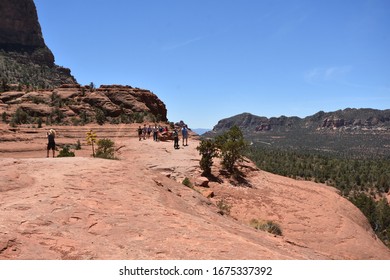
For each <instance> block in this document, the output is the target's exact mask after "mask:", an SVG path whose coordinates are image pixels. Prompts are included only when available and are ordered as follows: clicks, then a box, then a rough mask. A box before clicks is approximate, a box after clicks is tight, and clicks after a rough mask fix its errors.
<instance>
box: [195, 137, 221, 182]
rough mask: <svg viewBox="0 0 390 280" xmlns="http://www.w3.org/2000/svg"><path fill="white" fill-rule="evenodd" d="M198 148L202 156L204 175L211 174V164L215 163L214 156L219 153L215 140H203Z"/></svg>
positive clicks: (201, 162) (201, 165)
mask: <svg viewBox="0 0 390 280" xmlns="http://www.w3.org/2000/svg"><path fill="white" fill-rule="evenodd" d="M196 149H197V150H198V151H199V154H200V155H201V156H202V157H201V159H200V162H199V165H200V168H201V169H202V170H203V175H204V176H209V175H210V174H211V166H212V165H213V158H214V157H216V156H217V155H218V151H217V147H216V145H215V142H214V141H212V140H210V139H206V140H202V141H201V142H200V144H199V146H198V147H196Z"/></svg>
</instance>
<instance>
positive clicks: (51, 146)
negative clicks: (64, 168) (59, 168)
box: [47, 129, 56, 158]
mask: <svg viewBox="0 0 390 280" xmlns="http://www.w3.org/2000/svg"><path fill="white" fill-rule="evenodd" d="M55 138H56V131H55V130H54V129H50V130H49V131H48V132H47V157H49V151H50V150H52V151H53V158H54V154H55V150H56V141H55Z"/></svg>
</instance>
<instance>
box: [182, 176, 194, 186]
mask: <svg viewBox="0 0 390 280" xmlns="http://www.w3.org/2000/svg"><path fill="white" fill-rule="evenodd" d="M182 184H183V185H184V186H187V187H189V188H192V183H191V181H190V179H188V178H187V177H185V178H184V180H183V182H182Z"/></svg>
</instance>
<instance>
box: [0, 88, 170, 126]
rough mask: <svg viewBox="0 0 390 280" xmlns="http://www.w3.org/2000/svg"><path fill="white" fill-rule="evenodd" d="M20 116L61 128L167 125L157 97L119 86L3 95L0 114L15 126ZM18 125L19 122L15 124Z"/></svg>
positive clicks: (30, 120)
mask: <svg viewBox="0 0 390 280" xmlns="http://www.w3.org/2000/svg"><path fill="white" fill-rule="evenodd" d="M21 110H22V111H21ZM17 111H18V113H17V114H16V112H17ZM20 113H22V114H24V113H26V114H27V115H28V117H27V119H26V120H25V121H26V122H28V123H34V122H35V121H36V118H39V117H41V118H43V121H46V122H50V123H53V122H54V123H61V124H85V123H87V122H96V121H97V122H99V121H101V122H112V123H119V122H126V123H127V122H134V121H135V122H142V121H150V122H153V121H167V109H166V107H165V104H164V103H163V102H162V101H161V100H160V99H159V98H158V97H157V96H156V95H155V94H154V93H152V92H150V91H148V90H145V89H139V88H133V87H131V86H120V85H112V86H101V87H100V88H98V89H91V88H89V87H88V86H80V85H78V84H64V85H62V86H60V87H58V88H55V89H54V90H50V91H48V90H41V91H31V92H24V91H17V90H14V91H7V92H3V93H0V114H4V116H6V119H7V120H8V121H11V122H12V121H13V120H15V118H16V117H17V115H18V114H20ZM99 114H103V115H100V116H98V115H99ZM99 118H100V119H99ZM25 121H24V120H22V122H25ZM18 123H20V120H16V123H15V124H18Z"/></svg>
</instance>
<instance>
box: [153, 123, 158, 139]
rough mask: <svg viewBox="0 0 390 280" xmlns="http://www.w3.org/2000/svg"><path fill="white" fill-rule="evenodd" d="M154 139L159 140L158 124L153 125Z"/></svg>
mask: <svg viewBox="0 0 390 280" xmlns="http://www.w3.org/2000/svg"><path fill="white" fill-rule="evenodd" d="M153 141H158V127H157V124H155V125H154V127H153Z"/></svg>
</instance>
